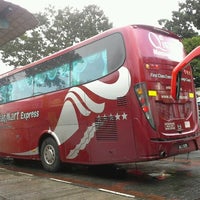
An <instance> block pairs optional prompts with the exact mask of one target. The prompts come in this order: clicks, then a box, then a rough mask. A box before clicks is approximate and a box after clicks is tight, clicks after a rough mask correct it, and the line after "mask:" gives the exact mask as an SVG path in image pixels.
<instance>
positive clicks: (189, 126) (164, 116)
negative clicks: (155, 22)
mask: <svg viewBox="0 0 200 200" xmlns="http://www.w3.org/2000/svg"><path fill="white" fill-rule="evenodd" d="M115 32H119V33H120V34H121V35H122V36H123V40H124V44H125V48H126V59H125V61H124V63H123V65H122V66H121V67H120V68H118V69H117V70H116V71H114V72H113V73H111V74H108V75H107V76H105V77H102V78H101V79H99V80H95V81H92V82H89V83H86V84H83V85H77V86H75V87H72V88H68V89H65V90H60V91H56V92H52V93H47V94H44V95H38V96H35V97H32V98H30V99H29V98H27V99H23V100H19V101H15V102H10V103H8V104H6V105H4V104H2V105H0V128H1V132H0V155H1V156H9V157H14V158H24V159H40V147H41V146H40V145H41V143H42V140H43V138H45V137H48V136H51V137H53V138H54V139H55V140H56V142H57V144H58V146H59V152H60V158H61V160H62V162H71V163H81V164H108V163H128V162H137V161H146V160H153V159H159V158H163V157H165V156H172V155H176V154H180V153H186V152H190V151H194V150H197V149H199V148H200V138H199V137H200V135H199V127H198V115H197V105H196V99H195V88H194V84H193V81H192V80H193V78H192V73H191V67H190V66H187V67H186V68H185V71H184V73H183V75H182V80H183V81H182V82H183V84H182V88H181V98H180V99H179V100H175V99H173V98H172V96H171V93H170V91H171V76H172V71H173V69H174V67H175V66H176V65H177V64H178V63H179V62H178V61H175V60H173V59H171V57H170V56H171V55H170V53H169V54H167V53H166V50H165V49H164V48H163V49H162V48H161V47H162V44H161V43H160V42H161V41H164V42H168V39H169V40H171V38H172V40H173V41H175V40H179V39H178V38H177V37H176V36H175V35H173V34H170V33H168V32H164V31H163V32H162V31H161V30H160V29H154V28H153V27H148V26H127V27H124V28H119V29H112V30H109V31H106V32H105V33H102V34H100V35H98V36H95V37H93V38H91V39H88V40H86V41H84V42H81V43H80V44H78V45H75V46H73V47H70V48H67V49H65V50H63V51H60V52H58V53H56V54H54V55H52V56H48V57H47V58H44V59H42V60H40V61H37V62H35V63H32V64H29V65H27V66H25V67H24V68H23V69H25V68H31V67H33V66H34V65H36V64H39V63H43V62H45V61H48V60H50V59H53V58H56V57H57V56H60V55H63V54H64V53H66V52H69V51H72V50H74V49H76V48H80V47H83V46H85V45H87V44H88V43H92V42H94V41H97V40H99V39H101V38H104V37H106V36H108V35H110V34H113V33H115ZM161 36H163V37H161ZM154 39H155V41H153V40H154ZM165 40H166V41H165ZM156 42H157V43H156ZM159 45H160V46H159ZM153 50H154V51H153ZM182 51H183V50H182ZM182 51H181V53H180V55H179V57H181V56H182V58H184V51H183V52H182ZM153 53H154V54H155V55H153ZM173 53H174V52H173ZM166 55H167V56H168V57H167V59H166ZM169 57H170V59H169ZM23 69H17V70H15V71H13V72H10V73H9V74H4V75H2V78H3V77H6V76H8V75H11V74H12V73H14V72H16V71H21V70H23ZM137 84H142V87H143V86H144V87H145V88H146V92H147V96H148V99H147V100H146V101H148V105H149V106H150V107H149V109H150V111H151V112H150V114H152V118H153V119H152V124H154V125H155V126H154V127H152V126H153V125H152V124H151V123H150V122H149V118H148V116H149V115H148V116H147V115H145V113H144V112H143V110H142V108H141V106H140V103H141V102H140V103H139V102H138V101H142V100H138V98H137V96H136V94H135V91H134V89H135V86H136V85H137Z"/></svg>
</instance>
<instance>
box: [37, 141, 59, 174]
mask: <svg viewBox="0 0 200 200" xmlns="http://www.w3.org/2000/svg"><path fill="white" fill-rule="evenodd" d="M40 157H41V162H42V166H43V167H44V169H45V170H47V171H49V172H56V171H58V170H59V169H60V167H61V161H60V156H59V149H58V145H57V143H56V141H55V140H54V139H53V138H51V137H48V138H46V139H45V140H44V141H43V142H42V145H41V153H40Z"/></svg>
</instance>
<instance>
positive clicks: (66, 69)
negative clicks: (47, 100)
mask: <svg viewBox="0 0 200 200" xmlns="http://www.w3.org/2000/svg"><path fill="white" fill-rule="evenodd" d="M58 73H59V76H58V77H59V79H60V81H61V82H62V85H61V88H60V89H63V88H68V87H70V65H69V64H68V63H66V64H64V65H61V66H59V67H58Z"/></svg>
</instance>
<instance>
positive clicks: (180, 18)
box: [158, 0, 200, 38]
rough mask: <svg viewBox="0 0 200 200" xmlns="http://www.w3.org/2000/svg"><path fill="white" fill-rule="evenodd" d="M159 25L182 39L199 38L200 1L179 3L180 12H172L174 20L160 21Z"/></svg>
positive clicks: (187, 0) (192, 0) (189, 0)
mask: <svg viewBox="0 0 200 200" xmlns="http://www.w3.org/2000/svg"><path fill="white" fill-rule="evenodd" d="M158 23H159V24H160V25H161V26H162V27H163V28H165V29H167V30H170V31H172V32H174V33H176V34H178V35H179V36H180V37H182V38H190V37H194V36H197V35H198V32H197V31H198V30H200V0H186V1H185V2H183V3H179V10H178V11H173V12H172V20H168V19H160V20H159V21H158Z"/></svg>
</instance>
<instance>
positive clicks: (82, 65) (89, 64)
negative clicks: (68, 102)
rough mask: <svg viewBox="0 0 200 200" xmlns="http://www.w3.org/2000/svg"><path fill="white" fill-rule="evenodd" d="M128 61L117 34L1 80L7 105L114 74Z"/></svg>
mask: <svg viewBox="0 0 200 200" xmlns="http://www.w3.org/2000/svg"><path fill="white" fill-rule="evenodd" d="M124 60H125V48H124V43H123V39H122V36H121V34H119V33H115V34H113V35H110V36H108V37H106V38H103V39H100V40H98V41H95V42H93V43H90V44H88V45H85V46H83V47H81V48H79V49H76V50H74V51H71V52H68V53H66V54H63V55H61V56H59V57H56V58H54V59H52V60H48V61H46V62H44V63H42V64H39V65H37V66H34V67H32V68H29V69H26V70H24V71H22V72H19V73H16V74H14V75H12V76H10V77H7V78H4V79H2V80H0V86H1V87H0V88H1V89H0V102H1V103H5V102H9V101H14V100H18V99H23V98H27V97H31V96H36V95H40V94H45V93H48V92H53V91H57V90H61V89H64V88H68V87H72V86H75V85H79V84H83V83H87V82H89V81H93V80H96V79H99V78H101V77H103V76H106V75H107V74H109V73H111V72H113V71H114V70H116V69H117V68H119V67H120V66H122V64H123V63H124Z"/></svg>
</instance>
